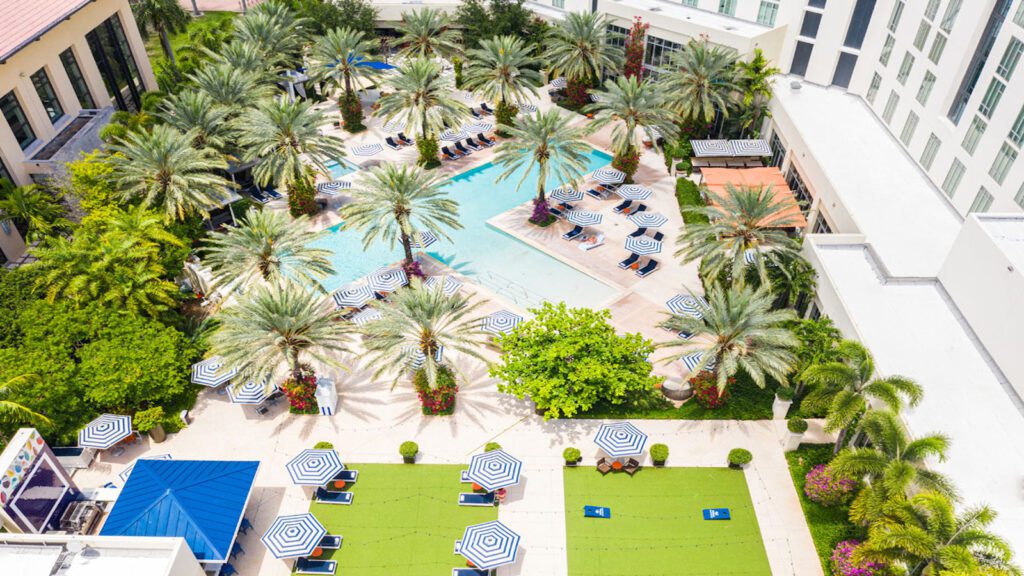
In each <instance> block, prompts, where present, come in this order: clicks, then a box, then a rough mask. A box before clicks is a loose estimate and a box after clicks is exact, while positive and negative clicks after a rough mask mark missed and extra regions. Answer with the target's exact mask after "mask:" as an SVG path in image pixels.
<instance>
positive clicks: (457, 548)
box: [453, 540, 462, 554]
mask: <svg viewBox="0 0 1024 576" xmlns="http://www.w3.org/2000/svg"><path fill="white" fill-rule="evenodd" d="M461 551H462V540H456V541H455V551H454V552H453V554H458V553H459V552H461Z"/></svg>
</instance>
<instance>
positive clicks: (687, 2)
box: [683, 0, 698, 8]
mask: <svg viewBox="0 0 1024 576" xmlns="http://www.w3.org/2000/svg"><path fill="white" fill-rule="evenodd" d="M697 2H698V0H683V6H693V7H694V8H696V7H697Z"/></svg>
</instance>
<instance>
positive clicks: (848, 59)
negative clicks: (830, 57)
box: [832, 52, 857, 88]
mask: <svg viewBox="0 0 1024 576" xmlns="http://www.w3.org/2000/svg"><path fill="white" fill-rule="evenodd" d="M856 66H857V55H856V54H850V53H849V52H840V53H839V61H838V62H837V63H836V71H835V73H834V74H832V84H833V85H835V86H842V87H843V88H849V87H850V78H851V77H852V76H853V69H854V67H856Z"/></svg>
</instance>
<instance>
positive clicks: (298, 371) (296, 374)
mask: <svg viewBox="0 0 1024 576" xmlns="http://www.w3.org/2000/svg"><path fill="white" fill-rule="evenodd" d="M289 356H291V357H292V378H294V379H295V382H296V383H298V382H299V380H301V379H302V364H300V363H299V351H298V350H293V351H292V352H291V353H290V354H289Z"/></svg>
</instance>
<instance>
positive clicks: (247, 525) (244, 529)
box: [238, 517, 252, 534]
mask: <svg viewBox="0 0 1024 576" xmlns="http://www.w3.org/2000/svg"><path fill="white" fill-rule="evenodd" d="M249 530H252V522H249V519H248V518H245V517H242V525H241V526H240V527H239V528H238V531H239V532H241V533H242V534H248V533H249Z"/></svg>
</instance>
